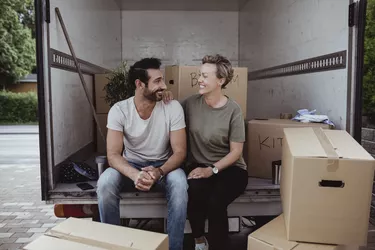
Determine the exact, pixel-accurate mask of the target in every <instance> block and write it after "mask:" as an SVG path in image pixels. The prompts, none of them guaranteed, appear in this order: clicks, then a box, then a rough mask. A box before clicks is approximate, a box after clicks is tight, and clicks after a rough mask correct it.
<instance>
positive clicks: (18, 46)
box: [0, 0, 36, 85]
mask: <svg viewBox="0 0 375 250" xmlns="http://www.w3.org/2000/svg"><path fill="white" fill-rule="evenodd" d="M33 20H34V10H33V3H32V0H1V1H0V83H1V84H3V85H4V84H7V83H14V82H16V81H17V80H18V79H19V78H21V77H24V76H25V75H27V74H29V72H30V71H31V70H32V68H33V66H35V54H36V52H35V40H34V39H33V38H32V31H33V29H30V28H28V27H34V21H33ZM34 31H35V28H34Z"/></svg>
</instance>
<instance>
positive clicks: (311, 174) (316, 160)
mask: <svg viewBox="0 0 375 250" xmlns="http://www.w3.org/2000/svg"><path fill="white" fill-rule="evenodd" d="M284 132H285V139H284V144H283V155H282V167H281V171H282V172H281V187H280V191H281V198H282V205H283V212H284V215H285V221H286V229H287V239H288V240H295V241H304V242H315V243H329V244H343V245H348V244H350V245H366V243H367V229H368V219H369V213H370V204H371V192H372V182H373V177H374V159H373V158H372V157H371V155H370V154H368V153H367V152H366V151H365V150H364V149H363V148H362V146H361V145H359V144H358V143H357V142H356V141H355V140H354V139H353V138H352V137H351V136H350V135H349V134H348V133H347V132H346V131H342V130H321V129H316V128H315V129H313V128H286V129H284ZM327 181H329V182H327ZM332 184H334V185H332ZM335 185H337V187H335Z"/></svg>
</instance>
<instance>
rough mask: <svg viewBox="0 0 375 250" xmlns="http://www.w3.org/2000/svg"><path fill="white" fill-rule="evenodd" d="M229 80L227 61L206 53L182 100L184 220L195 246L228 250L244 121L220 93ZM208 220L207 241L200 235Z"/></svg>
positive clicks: (240, 186) (241, 181)
mask: <svg viewBox="0 0 375 250" xmlns="http://www.w3.org/2000/svg"><path fill="white" fill-rule="evenodd" d="M232 78H233V69H232V65H231V63H230V62H229V61H228V59H226V58H225V57H223V56H221V55H215V56H205V57H204V58H203V60H202V66H201V75H200V77H199V79H198V84H199V94H197V95H193V96H191V97H189V98H188V99H186V100H185V101H184V102H183V103H182V105H183V107H184V110H185V116H186V124H187V129H188V144H189V148H188V159H187V161H188V166H189V167H188V169H189V170H188V183H189V190H188V192H189V203H188V218H189V221H190V225H191V228H192V234H193V236H194V238H195V249H196V250H207V249H208V245H210V250H217V249H229V248H228V246H227V244H228V243H227V241H228V219H227V207H228V205H229V204H230V203H232V202H233V201H234V200H235V199H236V198H237V197H238V196H240V195H241V194H242V193H243V192H244V190H245V188H246V186H247V181H248V178H247V171H246V164H245V162H244V160H243V158H242V150H243V143H244V141H245V122H244V119H243V115H242V110H241V108H240V106H239V105H238V104H237V103H236V102H235V101H233V100H232V99H230V98H229V97H227V96H225V95H224V94H223V91H222V90H223V89H224V88H225V86H226V85H227V84H228V83H229V82H230V81H231V80H232ZM206 219H208V222H209V229H208V239H209V241H207V239H206V238H205V237H204V226H205V220H206Z"/></svg>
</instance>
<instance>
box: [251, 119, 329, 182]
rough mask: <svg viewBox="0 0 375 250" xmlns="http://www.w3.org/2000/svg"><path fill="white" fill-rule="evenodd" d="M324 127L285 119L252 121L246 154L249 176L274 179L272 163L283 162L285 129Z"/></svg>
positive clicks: (325, 126)
mask: <svg viewBox="0 0 375 250" xmlns="http://www.w3.org/2000/svg"><path fill="white" fill-rule="evenodd" d="M310 126H311V127H323V128H327V129H328V128H329V126H328V125H326V124H321V123H301V122H297V121H291V120H284V119H266V120H251V121H249V122H248V125H247V140H246V144H247V145H246V147H245V148H247V152H246V153H244V156H245V161H246V163H247V166H248V172H249V176H253V177H259V178H267V179H270V178H272V162H273V161H279V160H281V148H282V144H283V137H284V134H283V128H288V127H310Z"/></svg>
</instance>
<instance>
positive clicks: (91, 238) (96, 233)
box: [23, 218, 169, 250]
mask: <svg viewBox="0 0 375 250" xmlns="http://www.w3.org/2000/svg"><path fill="white" fill-rule="evenodd" d="M168 248H169V243H168V236H167V235H166V234H161V233H154V232H148V231H143V230H138V229H132V228H127V227H122V226H113V225H109V224H104V223H99V222H93V221H88V220H84V219H75V218H69V219H67V220H65V221H63V222H61V223H60V224H59V225H57V226H55V227H54V228H52V229H51V230H50V231H49V232H47V233H45V234H44V235H42V236H40V237H39V238H37V239H35V240H34V241H33V242H31V243H29V244H28V245H26V246H25V247H24V248H23V249H27V250H47V249H48V250H50V249H54V250H66V249H69V250H82V249H85V250H105V249H118V250H136V249H137V250H141V249H143V250H146V249H147V250H168Z"/></svg>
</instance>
